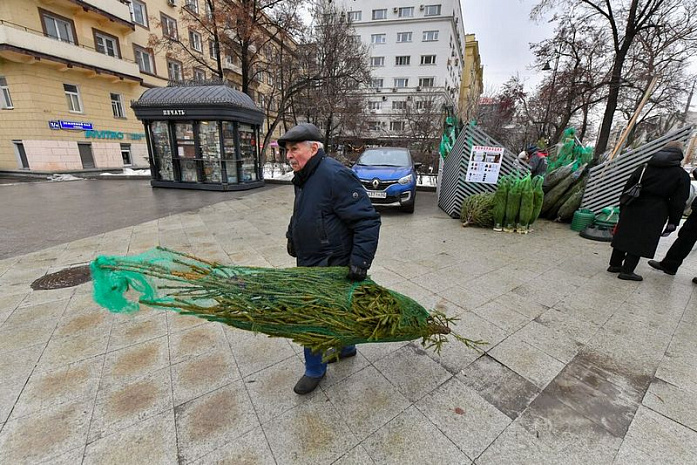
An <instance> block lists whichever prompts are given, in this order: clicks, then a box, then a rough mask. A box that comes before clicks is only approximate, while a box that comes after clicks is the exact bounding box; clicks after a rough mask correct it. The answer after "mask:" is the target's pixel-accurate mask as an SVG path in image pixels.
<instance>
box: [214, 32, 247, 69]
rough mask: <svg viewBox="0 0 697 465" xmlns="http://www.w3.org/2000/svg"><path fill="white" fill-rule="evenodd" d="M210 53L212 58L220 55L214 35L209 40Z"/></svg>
mask: <svg viewBox="0 0 697 465" xmlns="http://www.w3.org/2000/svg"><path fill="white" fill-rule="evenodd" d="M208 54H209V55H210V57H211V60H215V59H217V57H218V47H217V46H216V43H215V40H213V38H212V37H211V39H210V40H209V41H208ZM250 72H251V71H250Z"/></svg>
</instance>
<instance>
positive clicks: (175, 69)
mask: <svg viewBox="0 0 697 465" xmlns="http://www.w3.org/2000/svg"><path fill="white" fill-rule="evenodd" d="M167 75H168V76H169V80H170V81H181V80H183V76H182V64H181V63H180V62H178V61H174V60H167Z"/></svg>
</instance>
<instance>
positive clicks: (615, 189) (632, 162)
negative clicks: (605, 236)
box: [581, 126, 694, 213]
mask: <svg viewBox="0 0 697 465" xmlns="http://www.w3.org/2000/svg"><path fill="white" fill-rule="evenodd" d="M693 129H694V128H693V127H692V126H685V127H683V128H680V129H678V130H676V131H673V132H671V133H668V134H666V135H665V136H662V137H659V138H658V139H654V140H652V141H651V142H648V143H646V144H644V145H642V146H641V147H638V148H636V149H634V150H629V151H627V152H625V153H623V154H621V155H619V156H618V157H616V158H614V159H612V160H610V161H607V162H605V163H601V164H599V165H596V166H594V167H593V168H591V169H590V170H589V176H588V182H587V184H586V188H585V190H584V192H583V200H582V201H581V208H587V209H589V210H591V211H592V212H594V213H597V212H599V211H600V210H602V209H603V208H605V207H611V206H616V205H619V199H620V194H621V193H622V189H623V188H624V185H625V183H626V182H627V179H629V176H631V174H632V173H633V172H634V170H636V168H637V166H639V165H641V164H642V163H644V162H645V161H646V160H648V159H649V158H650V157H651V156H652V155H654V154H655V153H656V152H658V151H659V150H660V149H661V147H663V146H664V145H665V144H666V143H668V142H670V141H673V140H678V141H681V142H682V143H684V144H687V142H688V140H689V139H690V134H691V133H692V130H693Z"/></svg>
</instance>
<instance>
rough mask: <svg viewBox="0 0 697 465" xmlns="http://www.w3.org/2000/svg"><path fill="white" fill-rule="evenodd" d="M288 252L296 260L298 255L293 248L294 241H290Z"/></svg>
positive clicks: (287, 247)
mask: <svg viewBox="0 0 697 465" xmlns="http://www.w3.org/2000/svg"><path fill="white" fill-rule="evenodd" d="M286 250H288V255H290V256H291V257H293V258H296V257H297V255H296V254H295V247H293V241H291V240H290V239H288V244H287V245H286Z"/></svg>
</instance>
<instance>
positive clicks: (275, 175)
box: [264, 163, 436, 187]
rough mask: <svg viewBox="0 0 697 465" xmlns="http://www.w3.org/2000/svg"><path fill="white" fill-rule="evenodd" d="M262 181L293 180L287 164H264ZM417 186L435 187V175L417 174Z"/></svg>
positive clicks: (291, 171)
mask: <svg viewBox="0 0 697 465" xmlns="http://www.w3.org/2000/svg"><path fill="white" fill-rule="evenodd" d="M264 179H278V180H281V181H290V180H291V179H293V170H292V169H291V168H290V165H288V164H282V163H266V164H265V165H264ZM416 183H417V185H419V186H433V187H435V186H436V175H427V174H419V175H418V176H417V180H416Z"/></svg>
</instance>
